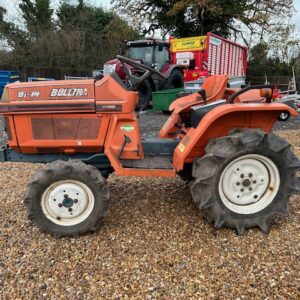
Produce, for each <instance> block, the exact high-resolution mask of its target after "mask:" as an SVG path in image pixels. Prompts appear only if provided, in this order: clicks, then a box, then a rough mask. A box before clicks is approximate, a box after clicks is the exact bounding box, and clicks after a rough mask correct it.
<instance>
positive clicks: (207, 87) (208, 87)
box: [169, 75, 229, 111]
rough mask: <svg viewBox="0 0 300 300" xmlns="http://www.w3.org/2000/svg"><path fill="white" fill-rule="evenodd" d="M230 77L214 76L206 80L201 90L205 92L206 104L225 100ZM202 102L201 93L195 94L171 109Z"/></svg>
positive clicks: (175, 104)
mask: <svg viewBox="0 0 300 300" xmlns="http://www.w3.org/2000/svg"><path fill="white" fill-rule="evenodd" d="M228 79H229V76H228V75H214V76H210V77H208V78H206V79H205V81H204V83H203V85H202V87H201V89H202V90H204V91H205V95H206V102H207V103H209V102H213V101H216V100H219V99H223V98H224V93H225V89H226V87H227V82H228ZM199 99H200V100H201V99H202V98H201V96H200V94H199V93H194V94H191V95H188V96H185V97H182V98H179V99H177V100H175V101H174V102H173V103H172V104H171V105H170V107H169V110H170V111H172V110H174V109H175V108H177V107H180V108H183V107H187V106H188V105H189V104H193V103H194V102H198V101H199Z"/></svg>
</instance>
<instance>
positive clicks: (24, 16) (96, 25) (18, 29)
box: [0, 0, 138, 69]
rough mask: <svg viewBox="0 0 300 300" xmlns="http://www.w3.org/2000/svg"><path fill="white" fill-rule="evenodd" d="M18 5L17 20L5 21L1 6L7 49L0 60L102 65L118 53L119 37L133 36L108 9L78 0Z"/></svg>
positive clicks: (28, 0)
mask: <svg viewBox="0 0 300 300" xmlns="http://www.w3.org/2000/svg"><path fill="white" fill-rule="evenodd" d="M72 3H74V2H72ZM19 8H20V16H19V17H18V18H19V19H20V20H21V22H20V23H21V24H22V25H21V26H17V25H16V24H15V23H14V22H9V21H7V20H6V18H5V15H6V10H5V9H4V8H3V7H1V6H0V38H1V40H2V41H4V42H5V43H6V44H7V45H8V47H7V48H8V49H9V51H6V55H3V54H4V53H1V57H4V60H2V63H7V64H14V65H23V66H34V67H57V68H70V67H71V68H77V69H80V68H83V69H86V68H101V67H102V66H103V63H104V61H106V60H107V59H109V58H112V57H114V56H115V55H116V54H117V53H118V51H119V49H120V43H121V41H122V40H124V39H131V38H136V37H137V36H138V33H137V31H136V30H134V29H133V28H132V27H131V26H129V25H128V24H127V22H126V21H125V20H122V19H121V18H120V17H119V16H117V15H116V14H114V13H113V12H111V11H105V10H103V9H102V8H101V7H95V6H92V5H89V4H87V1H83V0H78V1H77V2H76V3H75V4H71V2H70V1H62V2H61V3H60V5H59V7H58V8H57V10H56V11H53V10H52V9H51V8H50V0H21V2H20V4H19ZM16 18H17V16H16Z"/></svg>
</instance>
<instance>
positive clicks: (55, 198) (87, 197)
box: [41, 180, 95, 226]
mask: <svg viewBox="0 0 300 300" xmlns="http://www.w3.org/2000/svg"><path fill="white" fill-rule="evenodd" d="M94 204H95V198H94V195H93V193H92V191H91V190H90V188H89V187H88V186H86V185H85V184H84V183H82V182H79V181H76V180H62V181H57V182H55V183H52V184H51V185H50V186H49V187H48V188H47V189H46V191H45V192H44V193H43V195H42V200H41V207H42V211H43V213H44V215H45V216H46V218H48V219H49V220H50V221H52V222H53V223H55V224H57V225H61V226H73V225H77V224H79V223H81V222H83V221H84V220H86V219H87V218H88V216H89V215H90V214H91V212H92V210H93V208H94Z"/></svg>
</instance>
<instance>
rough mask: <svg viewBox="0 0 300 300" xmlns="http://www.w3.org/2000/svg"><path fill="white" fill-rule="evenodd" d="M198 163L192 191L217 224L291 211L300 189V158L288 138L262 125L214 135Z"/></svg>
mask: <svg viewBox="0 0 300 300" xmlns="http://www.w3.org/2000/svg"><path fill="white" fill-rule="evenodd" d="M205 151H206V155H204V156H203V157H201V158H198V159H196V160H195V161H194V164H193V171H192V174H193V178H194V180H193V181H191V184H190V186H191V192H192V196H193V199H194V201H195V202H196V203H197V204H198V207H199V209H200V211H201V212H202V214H203V215H204V216H205V217H206V219H208V221H209V222H212V223H214V226H215V227H216V228H221V227H223V226H227V227H231V228H235V229H236V230H237V233H238V234H243V232H244V230H245V229H246V228H251V227H256V226H258V227H260V228H261V229H262V230H263V231H264V232H268V230H269V224H270V222H271V220H272V219H273V218H274V217H275V216H276V215H282V216H286V215H287V214H288V198H289V197H290V196H291V195H293V194H296V193H299V192H300V186H299V179H298V178H297V177H296V172H297V170H299V169H300V162H299V160H298V158H297V157H296V156H295V155H294V154H293V153H292V152H291V150H290V145H289V144H288V143H287V142H286V141H285V140H283V139H282V138H280V137H278V136H276V135H274V134H272V133H270V134H266V133H264V132H262V131H261V130H255V129H245V130H241V131H240V130H234V131H232V132H230V133H229V135H228V136H226V137H222V138H217V139H214V140H211V141H210V142H209V143H208V145H207V146H206V148H205Z"/></svg>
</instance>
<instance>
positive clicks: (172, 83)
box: [165, 69, 184, 89]
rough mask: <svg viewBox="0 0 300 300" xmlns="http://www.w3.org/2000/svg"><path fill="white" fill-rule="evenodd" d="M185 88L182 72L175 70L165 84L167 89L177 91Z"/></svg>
mask: <svg viewBox="0 0 300 300" xmlns="http://www.w3.org/2000/svg"><path fill="white" fill-rule="evenodd" d="M183 86H184V81H183V75H182V72H181V71H180V70H178V69H175V70H173V71H172V72H171V74H170V76H169V78H168V79H167V82H166V84H165V89H177V88H181V87H183Z"/></svg>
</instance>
